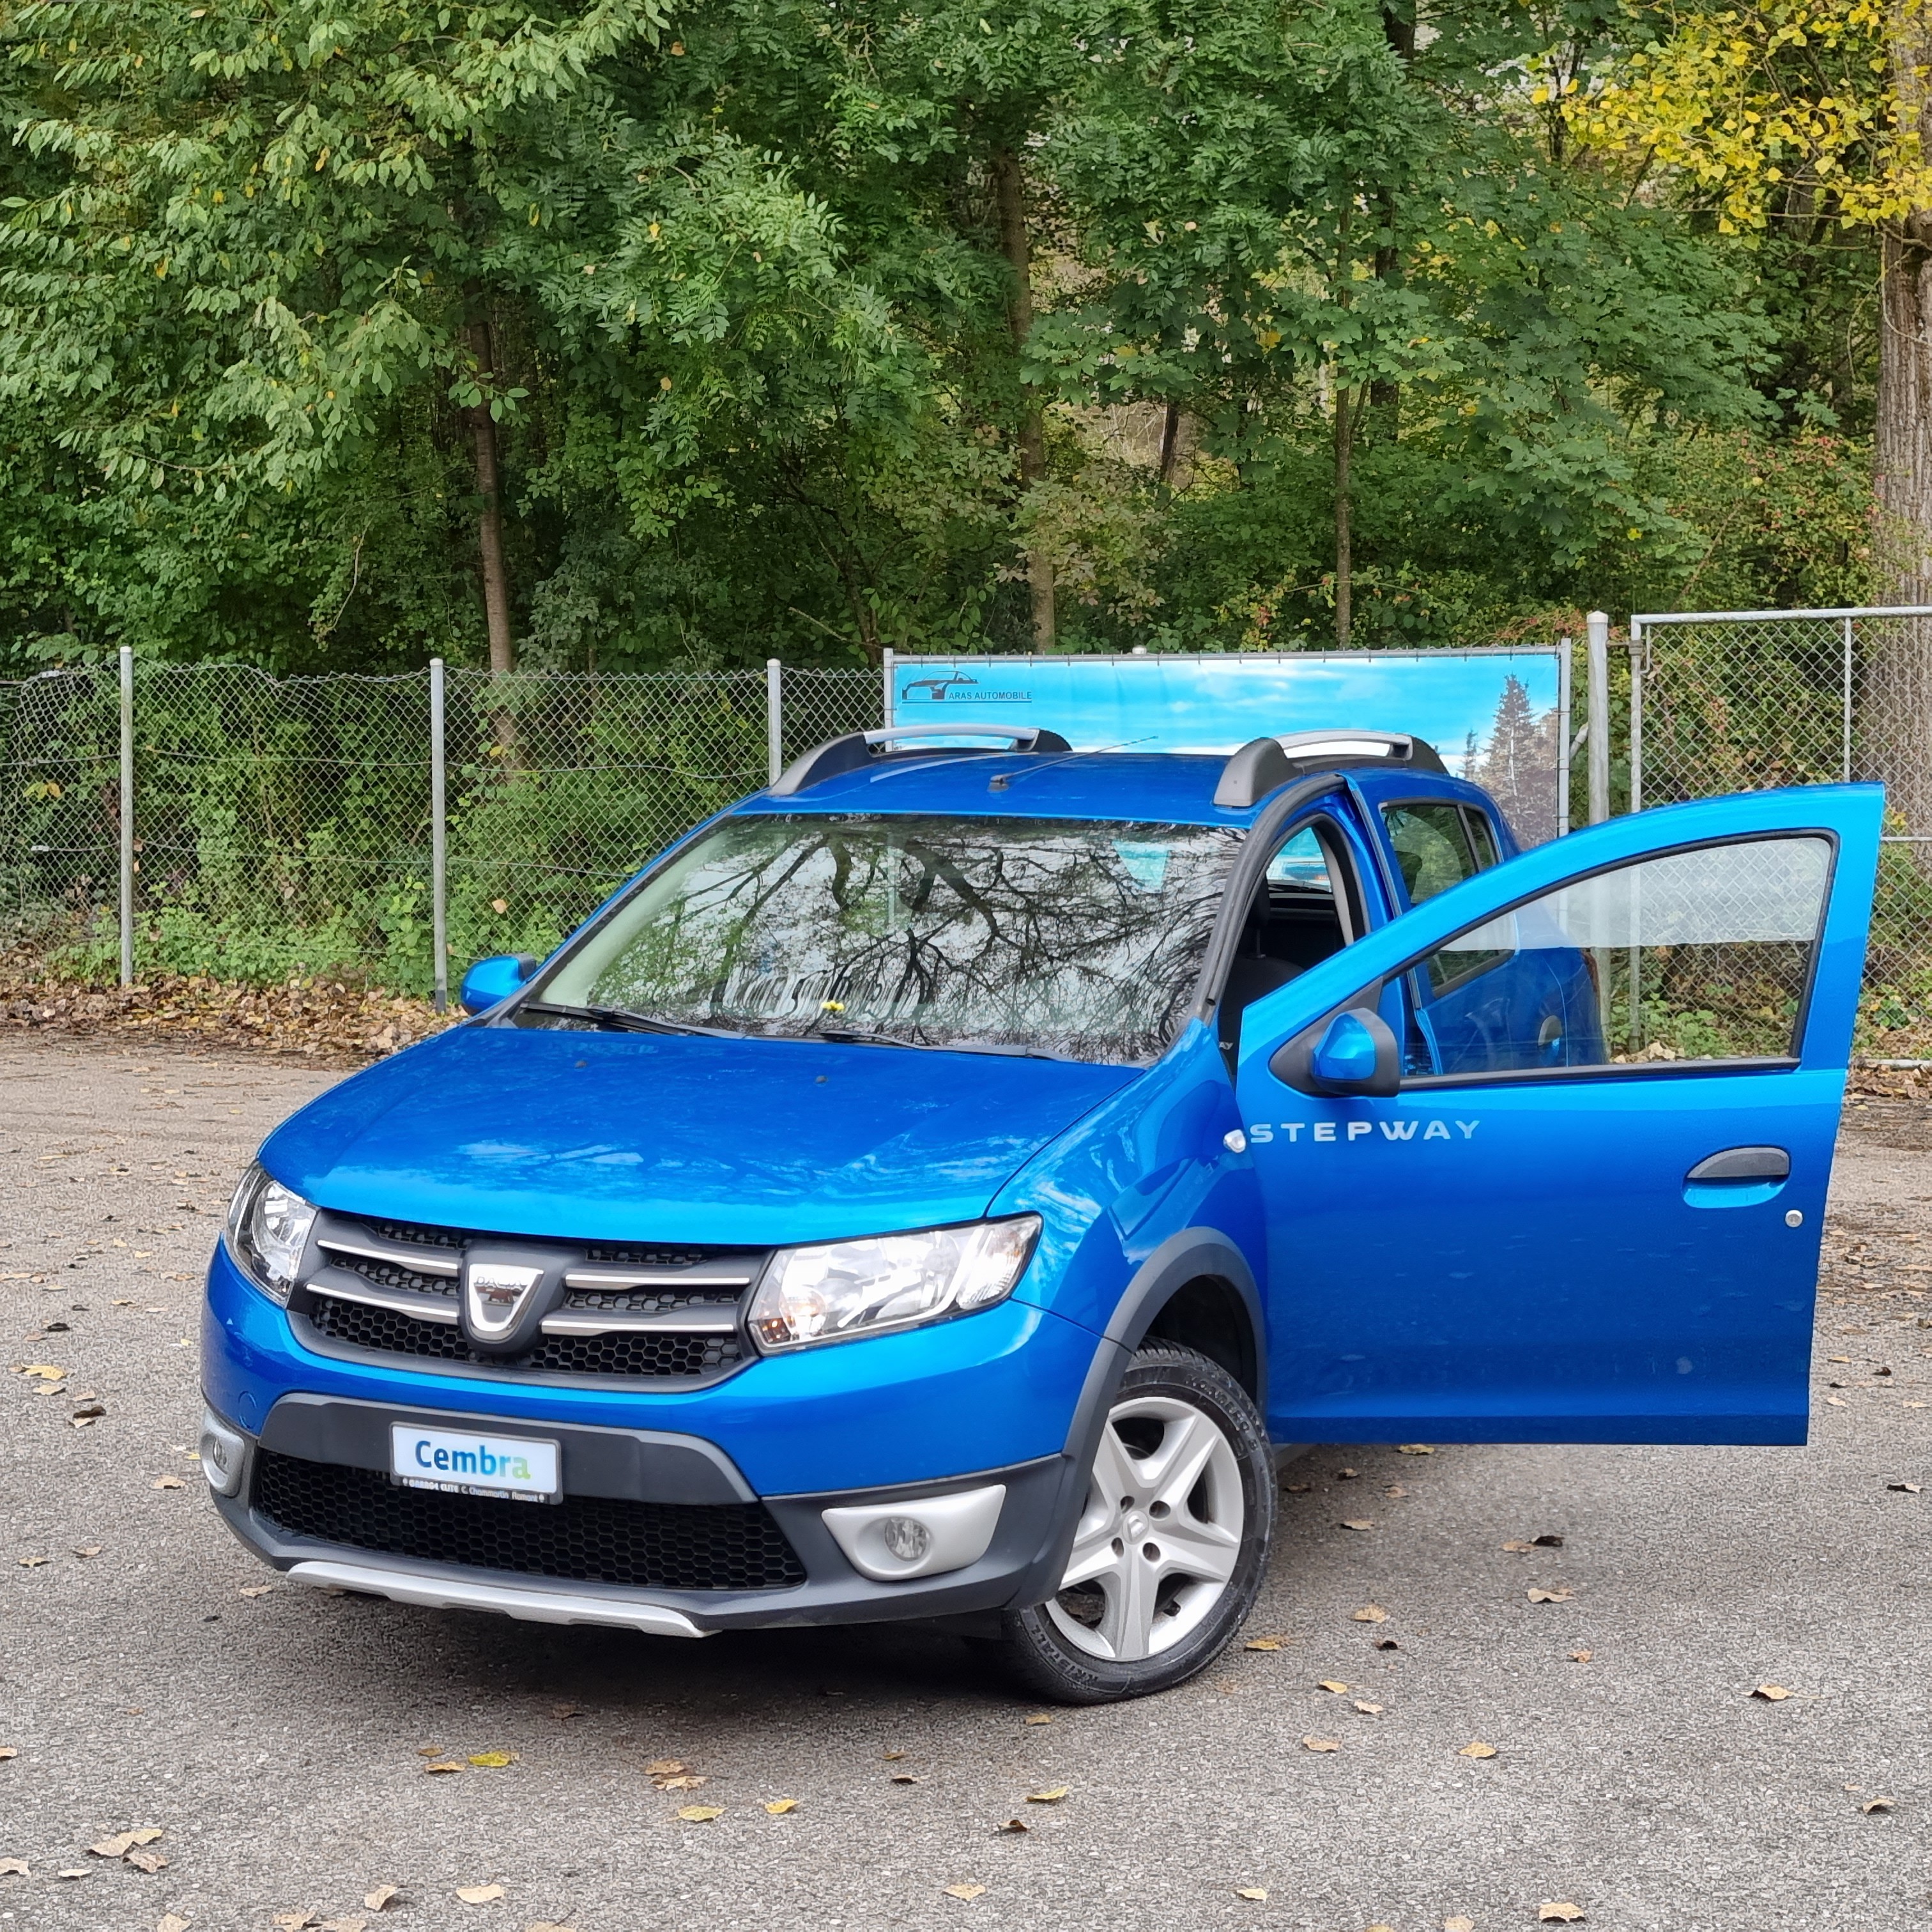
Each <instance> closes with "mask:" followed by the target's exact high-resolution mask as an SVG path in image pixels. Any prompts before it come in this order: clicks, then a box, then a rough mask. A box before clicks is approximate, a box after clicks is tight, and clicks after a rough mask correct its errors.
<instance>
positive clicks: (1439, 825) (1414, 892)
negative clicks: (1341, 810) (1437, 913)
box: [1382, 802, 1493, 906]
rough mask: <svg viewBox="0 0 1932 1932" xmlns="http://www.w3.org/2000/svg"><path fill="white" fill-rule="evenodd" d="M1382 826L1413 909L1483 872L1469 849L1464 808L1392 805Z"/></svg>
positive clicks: (1444, 804) (1434, 805)
mask: <svg viewBox="0 0 1932 1932" xmlns="http://www.w3.org/2000/svg"><path fill="white" fill-rule="evenodd" d="M1382 823H1383V825H1384V826H1385V828H1386V829H1387V830H1388V842H1389V849H1390V850H1391V851H1392V852H1394V854H1395V862H1396V865H1397V868H1399V869H1400V871H1401V873H1402V883H1403V889H1404V890H1406V892H1407V893H1408V894H1409V904H1411V905H1412V906H1414V905H1420V904H1421V903H1422V902H1423V901H1424V899H1433V898H1434V897H1435V896H1436V894H1437V893H1438V892H1447V891H1448V889H1449V888H1450V887H1451V886H1459V885H1460V884H1461V883H1463V880H1465V879H1466V878H1469V877H1472V875H1473V874H1475V873H1476V872H1477V871H1480V870H1481V865H1479V864H1478V861H1477V859H1476V856H1475V853H1473V852H1472V850H1470V849H1469V827H1468V825H1467V824H1466V822H1465V820H1464V819H1463V808H1462V807H1461V806H1460V805H1451V804H1449V803H1448V802H1442V803H1436V802H1428V803H1424V804H1415V805H1390V806H1388V807H1387V808H1385V810H1384V811H1383V813H1382ZM1492 860H1493V854H1492Z"/></svg>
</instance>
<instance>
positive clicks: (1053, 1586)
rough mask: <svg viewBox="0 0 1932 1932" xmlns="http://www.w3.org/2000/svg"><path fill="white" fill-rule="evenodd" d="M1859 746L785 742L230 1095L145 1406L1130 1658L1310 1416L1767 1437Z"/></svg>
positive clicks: (627, 1541)
mask: <svg viewBox="0 0 1932 1932" xmlns="http://www.w3.org/2000/svg"><path fill="white" fill-rule="evenodd" d="M1880 810H1881V796H1880V793H1879V790H1878V789H1877V788H1876V787H1870V786H1855V785H1852V786H1826V787H1814V788H1808V789H1803V790H1784V791H1770V792H1762V793H1755V794H1753V795H1751V796H1746V797H1737V798H1727V799H1715V800H1712V801H1710V802H1705V803H1699V804H1692V805H1673V806H1670V807H1667V808H1664V809H1662V810H1659V811H1649V812H1646V813H1643V814H1639V815H1637V816H1635V817H1627V818H1623V819H1619V820H1613V821H1611V822H1610V823H1606V824H1603V825H1600V826H1594V827H1592V828H1591V829H1589V830H1586V831H1583V832H1577V833H1576V834H1574V835H1572V836H1570V837H1567V838H1562V839H1559V840H1556V841H1554V842H1553V843H1550V844H1545V845H1543V846H1541V847H1538V848H1537V849H1535V850H1531V851H1528V852H1523V851H1519V850H1517V845H1516V842H1515V841H1514V838H1512V836H1511V831H1510V828H1509V826H1508V824H1507V823H1505V819H1504V817H1503V814H1502V812H1501V811H1499V809H1498V807H1497V805H1496V802H1494V801H1493V799H1491V798H1490V797H1489V796H1487V795H1486V794H1485V793H1484V792H1483V791H1482V790H1480V789H1478V787H1476V786H1475V785H1473V784H1469V783H1466V782H1464V781H1461V780H1459V779H1457V778H1454V777H1452V776H1451V775H1449V774H1448V772H1446V771H1445V769H1444V768H1443V766H1442V761H1441V760H1440V759H1439V757H1437V756H1436V754H1435V753H1434V752H1433V751H1432V750H1431V749H1430V747H1429V746H1428V745H1427V744H1425V743H1424V742H1421V741H1420V740H1418V739H1412V738H1408V737H1404V736H1400V735H1399V734H1378V733H1340V734H1337V733H1330V734H1326V735H1305V736H1300V737H1289V738H1286V739H1274V738H1264V739H1257V740H1256V741H1255V742H1253V743H1252V744H1250V745H1246V746H1244V748H1242V749H1241V750H1240V751H1238V752H1236V753H1235V754H1234V755H1233V756H1232V757H1220V756H1213V757H1210V756H1193V755H1175V754H1163V755H1136V754H1132V753H1124V752H1103V753H1075V752H1073V751H1070V750H1069V748H1067V745H1066V744H1065V743H1064V742H1063V741H1061V739H1058V738H1057V737H1055V736H1054V734H1052V733H1049V732H1046V731H1037V730H1020V731H1017V732H1013V733H988V734H981V733H977V732H975V731H974V730H971V729H968V728H965V727H959V726H950V727H946V726H941V727H928V728H927V730H926V732H925V733H920V732H919V731H917V730H912V731H908V730H897V731H883V732H880V731H872V732H865V733H858V734H855V735H853V736H848V737H845V738H842V739H837V740H835V741H834V742H832V743H829V744H827V745H822V746H820V748H817V750H816V751H813V752H811V754H808V756H806V757H804V758H802V759H801V760H799V761H798V762H797V763H795V764H794V765H793V766H791V767H790V769H788V770H787V771H786V772H784V775H782V776H781V778H778V780H777V781H775V782H774V783H773V784H772V785H771V786H770V787H769V788H768V789H767V790H765V791H763V792H760V793H758V794H757V795H756V796H753V797H751V798H749V799H746V800H745V801H744V802H742V803H739V804H737V805H733V806H732V807H731V808H729V809H728V810H727V811H724V812H721V813H720V814H718V816H717V817H715V818H713V819H712V820H709V822H708V823H705V824H703V825H701V826H699V827H697V829H695V830H694V831H693V832H691V833H690V834H689V835H688V836H686V837H685V838H683V839H682V840H680V841H679V842H678V843H677V844H675V845H673V847H671V848H670V850H667V852H665V853H664V854H663V855H662V856H661V857H660V858H659V859H657V860H656V861H655V863H653V864H652V865H650V866H649V868H647V869H646V871H643V872H642V873H640V874H639V875H638V876H637V877H636V878H635V879H634V880H632V881H631V883H629V884H628V885H627V886H625V887H624V889H622V891H620V892H618V893H617V894H616V895H615V896H614V897H613V898H611V899H610V901H608V903H607V904H605V905H604V907H602V908H601V910H598V912H597V913H595V915H594V916H592V918H591V919H589V921H588V922H586V924H585V925H584V926H583V927H582V928H581V929H580V930H579V931H578V932H576V933H575V934H574V935H572V936H571V938H570V939H569V940H568V941H567V942H566V943H565V944H564V945H562V947H559V949H558V950H557V951H556V953H554V954H553V956H551V957H550V959H547V960H545V961H543V962H541V963H538V962H535V961H534V960H530V959H491V960H485V961H484V962H482V963H481V964H480V965H478V966H476V967H475V968H473V969H472V971H471V972H470V974H469V977H468V979H467V980H466V983H465V985H464V988H463V1003H464V1004H465V1006H466V1007H467V1008H468V1009H469V1011H470V1013H472V1015H473V1017H472V1018H471V1019H469V1020H467V1021H466V1022H465V1023H463V1024H462V1025H458V1026H456V1027H455V1028H452V1029H450V1030H449V1031H447V1032H446V1033H444V1034H441V1035H440V1036H439V1037H436V1038H434V1039H433V1040H428V1041H426V1042H425V1043H422V1045H420V1046H416V1047H414V1048H413V1049H410V1051H409V1052H404V1053H401V1054H398V1055H395V1057H393V1058H390V1059H388V1060H386V1061H383V1062H382V1063H380V1064H378V1065H377V1066H374V1067H371V1068H370V1069H368V1070H367V1071H366V1072H365V1073H361V1074H359V1075H358V1076H356V1077H355V1078H354V1079H350V1080H347V1081H345V1082H343V1083H342V1084H341V1085H339V1086H338V1087H336V1088H334V1089H333V1090H332V1091H330V1092H329V1093H327V1094H324V1095H323V1096H322V1097H321V1098H320V1099H319V1100H316V1101H315V1102H314V1103H312V1104H311V1105H310V1106H308V1107H305V1109H302V1112H299V1113H298V1114H297V1115H295V1116H294V1117H293V1118H292V1119H290V1121H287V1123H285V1124H284V1125H283V1126H282V1127H279V1128H278V1130H276V1131H275V1133H273V1134H272V1136H270V1137H269V1139H268V1140H267V1141H266V1143H265V1144H264V1145H263V1148H262V1149H261V1152H260V1159H259V1162H258V1164H257V1166H255V1167H254V1169H252V1170H251V1172H250V1173H249V1175H248V1177H247V1178H245V1181H243V1183H242V1186H241V1188H240V1190H239V1192H238V1193H237V1194H236V1199H235V1202H234V1206H233V1211H232V1213H231V1216H230V1219H229V1223H228V1226H227V1229H226V1235H225V1236H224V1238H223V1241H222V1242H221V1244H220V1247H219V1248H218V1249H217V1252H216V1253H215V1255H214V1259H213V1262H212V1263H211V1267H210V1269H209V1273H208V1301H207V1310H206V1319H205V1340H204V1356H203V1360H204V1364H205V1394H206V1402H207V1410H208V1413H207V1415H206V1418H205V1427H204V1433H203V1435H202V1463H203V1466H204V1468H205V1470H206V1472H207V1474H208V1479H209V1481H210V1484H211V1487H212V1489H213V1490H214V1498H215V1502H216V1504H217V1507H218V1508H220V1511H221V1514H222V1515H223V1517H225V1518H226V1520H227V1522H228V1523H229V1526H231V1527H232V1528H233V1529H234V1531H235V1532H236V1534H237V1535H239V1537H240V1538H242V1541H244V1542H245V1543H246V1544H248V1546H249V1547H251V1549H253V1550H255V1551H257V1553H259V1554H260V1556H263V1558H264V1559H266V1561H267V1562H269V1563H271V1564H272V1565H275V1567H276V1568H278V1569H279V1570H281V1571H284V1572H285V1573H286V1574H287V1575H288V1576H289V1577H290V1579H291V1580H294V1581H298V1582H305V1583H314V1584H319V1585H326V1586H333V1587H335V1588H338V1589H349V1590H353V1591H361V1592H371V1593H374V1594H377V1595H383V1596H387V1597H390V1598H395V1599H398V1600H399V1601H404V1602H407V1603H413V1604H431V1605H438V1606H445V1607H464V1608H468V1609H472V1610H492V1611H496V1612H501V1613H507V1614H508V1615H509V1616H513V1617H520V1618H526V1619H534V1620H535V1621H538V1622H550V1623H559V1624H568V1623H583V1624H598V1625H617V1626H622V1627H626V1628H631V1629H634V1630H637V1631H648V1632H651V1633H654V1634H661V1635H676V1636H680V1637H703V1636H706V1635H709V1634H711V1633H712V1632H715V1631H724V1630H742V1629H747V1628H768V1627H773V1626H783V1625H808V1624H823V1623H835V1622H865V1621H868V1620H879V1619H889V1618H890V1619H925V1620H927V1621H928V1622H932V1623H934V1624H936V1625H938V1626H940V1627H941V1628H945V1629H947V1630H950V1631H955V1632H957V1633H959V1634H962V1635H965V1636H968V1637H975V1638H979V1639H982V1640H986V1641H987V1642H989V1643H992V1644H995V1645H997V1646H1000V1647H1001V1649H1002V1650H1003V1652H1004V1655H1005V1656H1006V1658H1007V1660H1008V1661H1009V1662H1010V1666H1011V1667H1012V1668H1013V1670H1015V1671H1016V1672H1017V1673H1018V1674H1019V1676H1020V1677H1021V1678H1022V1679H1023V1680H1024V1681H1025V1682H1026V1683H1027V1684H1028V1685H1029V1686H1030V1687H1031V1688H1032V1689H1034V1691H1037V1692H1040V1693H1042V1694H1046V1695H1047V1696H1050V1697H1056V1698H1059V1699H1063V1700H1068V1701H1075V1702H1090V1703H1091V1702H1099V1701H1103V1700H1111V1699H1118V1698H1122V1697H1133V1696H1137V1695H1140V1694H1145V1693H1147V1692H1149V1691H1156V1690H1159V1689H1161V1688H1165V1687H1166V1686H1169V1685H1173V1684H1175V1683H1178V1682H1181V1681H1182V1680H1183V1679H1186V1678H1187V1677H1188V1676H1191V1675H1192V1674H1193V1673H1195V1672H1196V1671H1199V1670H1201V1669H1202V1667H1203V1666H1204V1665H1205V1664H1207V1663H1208V1662H1209V1661H1211V1659H1212V1658H1214V1656H1215V1655H1216V1654H1217V1652H1220V1650H1221V1649H1222V1648H1223V1646H1225V1645H1226V1643H1228V1642H1229V1640H1230V1639H1231V1638H1232V1637H1233V1635H1234V1634H1235V1632H1236V1631H1237V1630H1238V1628H1240V1626H1241V1622H1242V1620H1243V1619H1244V1616H1246V1615H1247V1612H1248V1610H1249V1609H1250V1606H1251V1604H1253V1601H1254V1598H1255V1595H1256V1591H1257V1590H1258V1589H1259V1586H1260V1583H1261V1581H1262V1575H1263V1572H1264V1570H1265V1565H1266V1564H1267V1562H1268V1550H1269V1541H1270V1538H1271V1533H1272V1530H1273V1528H1274V1512H1275V1496H1276V1476H1277V1468H1278V1466H1279V1463H1280V1461H1281V1460H1283V1458H1284V1457H1286V1455H1287V1454H1290V1453H1292V1451H1293V1450H1294V1449H1295V1446H1296V1445H1306V1444H1308V1443H1310V1442H1352V1443H1361V1442H1398V1443H1400V1442H1410V1441H1412V1440H1418V1439H1419V1440H1421V1441H1425V1442H1444V1441H1459V1442H1637V1443H1746V1444H1778V1443H1802V1442H1804V1441H1805V1433H1806V1427H1807V1416H1808V1370H1809V1361H1810V1348H1811V1322H1812V1312H1813V1295H1814V1286H1815V1280H1816V1274H1817V1257H1818V1243H1819V1232H1820V1219H1821V1217H1822V1214H1823V1208H1824V1205H1825V1196H1826V1184H1827V1182H1828V1180H1829V1175H1830V1167H1831V1160H1832V1144H1833V1139H1834V1135H1835V1129H1836V1125H1837V1121H1838V1109H1839V1106H1840V1103H1841V1096H1842V1093H1843V1084H1844V1079H1845V1072H1846V1066H1847V1064H1848V1055H1849V1049H1850V1042H1851V1034H1852V1018H1853V1013H1854V1009H1855V1004H1856V1000H1857V996H1858V984H1859V977H1860V972H1861V965H1862V959H1863V953H1864V941H1865V930H1866V925H1867V919H1868V916H1869V912H1870V898H1871V891H1872V883H1873V874H1874V870H1875V867H1876V855H1877V849H1878V836H1879V823H1880Z"/></svg>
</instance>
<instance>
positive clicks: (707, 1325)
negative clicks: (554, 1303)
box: [543, 1277, 738, 1335]
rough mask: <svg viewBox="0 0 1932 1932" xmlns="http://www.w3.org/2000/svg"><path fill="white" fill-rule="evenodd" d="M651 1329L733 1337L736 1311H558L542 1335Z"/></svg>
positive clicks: (545, 1321) (546, 1319)
mask: <svg viewBox="0 0 1932 1932" xmlns="http://www.w3.org/2000/svg"><path fill="white" fill-rule="evenodd" d="M565 1279H566V1280H568V1277H565ZM652 1329H655V1330H659V1331H664V1330H669V1331H672V1332H673V1333H675V1334H680V1335H735V1334H736V1333H737V1332H738V1316H737V1312H736V1310H735V1309H725V1310H721V1311H720V1312H718V1313H714V1314H699V1313H696V1312H694V1311H692V1312H687V1311H686V1310H683V1309H682V1308H667V1309H664V1310H662V1311H661V1313H658V1314H655V1315H637V1314H633V1313H631V1312H629V1311H628V1310H625V1309H621V1308H613V1309H611V1310H607V1311H606V1312H604V1313H596V1312H594V1311H593V1312H592V1313H588V1314H580V1315H572V1314H570V1313H567V1312H565V1313H558V1314H556V1315H546V1316H544V1319H543V1332H544V1334H546V1335H620V1334H639V1333H643V1332H646V1331H650V1330H652Z"/></svg>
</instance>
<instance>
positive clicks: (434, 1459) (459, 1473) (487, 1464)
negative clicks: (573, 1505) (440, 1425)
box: [389, 1422, 557, 1502]
mask: <svg viewBox="0 0 1932 1932" xmlns="http://www.w3.org/2000/svg"><path fill="white" fill-rule="evenodd" d="M389 1472H390V1474H391V1475H393V1476H394V1477H395V1479H396V1480H397V1481H398V1482H399V1483H401V1484H404V1485H405V1486H407V1487H408V1488H410V1489H413V1490H450V1491H452V1492H453V1493H455V1494H456V1495H458V1496H501V1497H507V1498H509V1499H512V1500H514V1501H517V1502H550V1501H552V1500H553V1499H554V1498H555V1497H556V1493H557V1473H556V1472H557V1445H556V1443H555V1442H553V1441H550V1440H548V1439H542V1438H539V1437H536V1436H476V1435H472V1434H471V1433H469V1431H467V1430H454V1429H423V1428H420V1427H417V1426H416V1424H413V1423H407V1422H392V1424H390V1425H389Z"/></svg>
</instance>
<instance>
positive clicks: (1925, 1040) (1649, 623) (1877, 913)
mask: <svg viewBox="0 0 1932 1932" xmlns="http://www.w3.org/2000/svg"><path fill="white" fill-rule="evenodd" d="M1629 662H1630V667H1631V673H1632V674H1631V678H1630V681H1629V692H1630V703H1629V709H1628V718H1629V729H1628V739H1627V744H1628V759H1627V760H1626V761H1625V762H1624V764H1623V769H1624V770H1625V772H1628V789H1629V792H1630V794H1631V796H1630V799H1629V801H1628V802H1633V803H1636V804H1638V805H1669V804H1672V803H1675V802H1678V801H1680V800H1682V799H1696V798H1712V797H1717V796H1721V795H1722V794H1723V793H1727V792H1736V791H1752V790H1758V789H1760V787H1767V786H1773V785H1797V784H1834V783H1838V782H1842V781H1850V780H1855V779H1879V780H1882V781H1883V782H1884V784H1885V788H1886V799H1885V802H1886V821H1885V836H1884V843H1883V844H1882V847H1881V850H1880V856H1879V877H1878V891H1877V896H1876V900H1875V901H1874V904H1873V912H1872V930H1871V947H1870V954H1869V956H1868V960H1867V968H1866V980H1865V986H1866V996H1865V1001H1864V1011H1863V1013H1862V1014H1861V1029H1860V1031H1861V1041H1860V1044H1861V1048H1862V1049H1864V1051H1865V1052H1867V1053H1868V1054H1873V1055H1883V1056H1896V1057H1898V1058H1912V1059H1922V1058H1927V1057H1928V1056H1932V610H1926V609H1920V608H1918V607H1909V608H1903V609H1893V610H1870V609H1867V610H1777V611H1732V612H1720V613H1670V614H1666V615H1659V616H1639V617H1637V618H1634V619H1632V621H1631V655H1630V660H1629ZM1622 802H1623V801H1620V803H1622Z"/></svg>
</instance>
